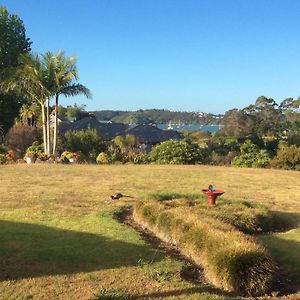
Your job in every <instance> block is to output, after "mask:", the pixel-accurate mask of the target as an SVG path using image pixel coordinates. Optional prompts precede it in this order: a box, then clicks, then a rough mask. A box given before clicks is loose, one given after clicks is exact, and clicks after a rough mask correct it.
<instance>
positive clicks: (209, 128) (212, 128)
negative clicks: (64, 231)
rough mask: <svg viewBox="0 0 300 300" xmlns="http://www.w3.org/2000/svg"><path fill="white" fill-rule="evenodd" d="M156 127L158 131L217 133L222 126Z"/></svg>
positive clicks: (163, 125) (160, 125) (164, 125)
mask: <svg viewBox="0 0 300 300" xmlns="http://www.w3.org/2000/svg"><path fill="white" fill-rule="evenodd" d="M157 127H158V128H160V129H163V130H167V129H172V130H176V131H180V130H188V131H193V130H202V131H209V132H211V133H214V132H217V131H218V130H219V129H221V128H222V127H223V126H222V125H171V126H170V125H169V124H158V125H157ZM170 127H171V128H170Z"/></svg>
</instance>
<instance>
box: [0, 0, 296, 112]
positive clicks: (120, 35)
mask: <svg viewBox="0 0 300 300" xmlns="http://www.w3.org/2000/svg"><path fill="white" fill-rule="evenodd" d="M0 5H3V6H5V7H6V8H7V9H8V10H9V12H10V13H15V14H17V15H18V16H19V17H20V18H21V19H22V20H23V21H24V24H25V27H26V29H27V35H28V37H29V38H30V39H31V41H32V42H33V44H32V49H33V50H34V51H36V52H41V53H43V52H46V51H49V50H50V51H54V52H56V51H57V50H58V49H63V50H65V51H66V53H67V54H68V55H71V54H76V55H77V58H78V69H79V75H80V82H81V83H83V84H85V85H86V86H87V87H89V88H90V89H91V91H92V93H93V99H92V100H86V99H84V98H82V97H79V98H75V99H70V100H63V101H62V104H64V105H67V104H72V103H74V102H77V103H79V104H81V103H85V104H87V109H88V110H101V109H119V110H136V109H140V108H142V109H146V108H165V109H171V110H183V111H194V110H196V111H205V112H213V113H224V112H225V111H226V110H228V109H231V108H233V107H237V108H242V107H245V106H247V105H249V104H251V103H253V102H254V101H255V99H256V98H257V97H258V96H261V95H265V96H267V97H272V98H274V99H275V100H276V101H278V102H280V101H281V100H283V99H284V98H286V97H298V96H299V95H300V71H299V70H300V18H299V15H300V1H298V0H226V1H225V0H206V1H202V0H195V1H194V0H180V1H179V0H98V1H96V0H85V1H83V0H82V1H79V0H64V1H62V0H52V1H46V0H45V1H43V0H26V1H24V0H4V1H3V0H2V1H1V2H0Z"/></svg>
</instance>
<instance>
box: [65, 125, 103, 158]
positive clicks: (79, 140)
mask: <svg viewBox="0 0 300 300" xmlns="http://www.w3.org/2000/svg"><path fill="white" fill-rule="evenodd" d="M62 144H63V147H64V149H66V150H67V151H72V152H80V154H81V155H82V156H83V159H87V160H93V161H95V160H96V157H97V155H98V153H100V152H104V151H105V149H106V146H105V144H104V142H103V140H102V139H101V138H100V137H99V136H98V134H97V132H96V130H95V129H90V128H89V129H86V130H80V131H67V132H66V134H65V136H64V138H63V139H62Z"/></svg>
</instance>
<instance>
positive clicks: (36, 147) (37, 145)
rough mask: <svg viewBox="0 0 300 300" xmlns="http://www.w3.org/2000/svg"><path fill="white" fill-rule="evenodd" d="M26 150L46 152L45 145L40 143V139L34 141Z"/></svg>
mask: <svg viewBox="0 0 300 300" xmlns="http://www.w3.org/2000/svg"><path fill="white" fill-rule="evenodd" d="M26 151H31V152H35V153H37V154H38V153H42V152H44V147H43V145H42V144H40V143H39V142H38V141H34V142H33V143H32V145H31V146H29V147H28V148H27V150H26Z"/></svg>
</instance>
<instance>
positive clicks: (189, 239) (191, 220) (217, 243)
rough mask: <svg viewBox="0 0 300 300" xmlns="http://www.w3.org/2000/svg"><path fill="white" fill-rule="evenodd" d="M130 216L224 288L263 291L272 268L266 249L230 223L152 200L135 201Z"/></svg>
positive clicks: (257, 292)
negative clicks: (191, 260)
mask: <svg viewBox="0 0 300 300" xmlns="http://www.w3.org/2000/svg"><path fill="white" fill-rule="evenodd" d="M134 218H135V220H136V221H137V222H139V223H140V224H142V225H144V226H146V227H148V228H149V229H150V230H152V231H153V232H155V233H156V234H157V235H158V236H160V237H161V238H162V239H164V240H166V241H170V242H172V243H175V244H177V245H178V246H179V248H180V249H181V251H182V252H183V253H184V254H185V255H187V256H188V257H190V258H192V259H193V260H194V262H195V263H197V264H198V265H201V266H202V267H203V268H204V274H205V277H206V278H207V280H208V281H210V282H211V283H212V284H214V285H215V286H217V287H220V288H222V289H224V290H226V291H236V292H239V293H241V294H250V295H258V294H263V293H265V292H266V291H267V290H268V288H269V286H270V283H271V280H272V275H273V272H274V270H275V266H274V264H273V261H272V259H271V257H270V256H269V254H268V253H267V251H266V250H265V249H264V248H263V247H262V246H261V245H259V244H257V243H256V242H255V241H254V240H253V239H252V238H250V237H248V236H245V235H244V234H242V233H241V232H239V231H238V230H236V229H235V228H234V227H233V226H231V225H230V224H226V223H224V222H222V221H220V220H217V219H212V218H209V217H206V216H203V217H201V218H199V217H196V216H195V215H193V214H188V213H186V210H185V208H183V207H177V208H173V209H170V208H166V207H165V206H164V205H162V204H159V203H157V202H155V201H147V202H139V203H137V204H136V206H135V209H134Z"/></svg>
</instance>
